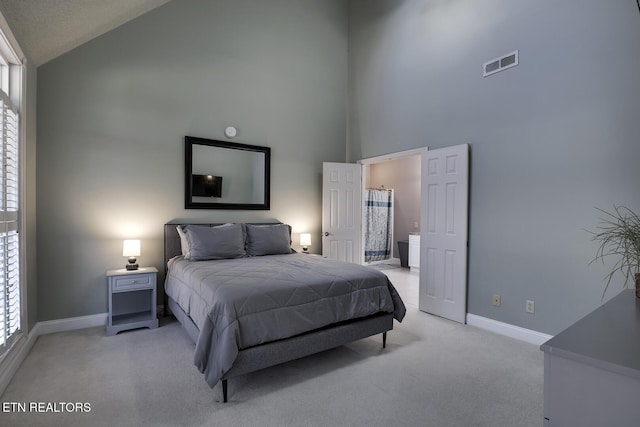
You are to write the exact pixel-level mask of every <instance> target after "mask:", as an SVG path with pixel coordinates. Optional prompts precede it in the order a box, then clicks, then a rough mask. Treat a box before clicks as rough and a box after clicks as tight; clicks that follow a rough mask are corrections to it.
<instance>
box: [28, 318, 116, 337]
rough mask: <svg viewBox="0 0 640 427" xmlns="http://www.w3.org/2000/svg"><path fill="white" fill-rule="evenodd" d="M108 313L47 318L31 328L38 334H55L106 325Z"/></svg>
mask: <svg viewBox="0 0 640 427" xmlns="http://www.w3.org/2000/svg"><path fill="white" fill-rule="evenodd" d="M108 316H109V314H108V313H99V314H91V315H89V316H79V317H69V318H67V319H57V320H47V321H45V322H38V323H36V326H35V327H34V328H33V330H34V331H37V332H38V336H40V335H47V334H55V333H56V332H65V331H73V330H76V329H85V328H93V327H95V326H106V325H107V317H108Z"/></svg>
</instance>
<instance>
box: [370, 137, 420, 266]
mask: <svg viewBox="0 0 640 427" xmlns="http://www.w3.org/2000/svg"><path fill="white" fill-rule="evenodd" d="M424 150H426V148H425V149H424ZM422 151H423V149H420V150H410V151H403V152H399V153H393V154H389V155H385V156H379V157H373V158H369V159H364V160H360V161H359V162H358V163H360V164H362V165H363V168H362V183H363V194H366V193H367V191H368V190H373V191H376V190H377V191H383V192H384V191H386V192H389V195H390V196H391V197H393V199H392V201H391V212H390V219H389V224H388V230H389V231H388V233H389V234H390V235H391V236H390V240H391V245H390V246H391V248H390V251H389V252H390V253H389V256H388V258H387V259H383V260H380V261H371V262H368V258H371V257H367V256H366V254H367V249H368V245H371V240H372V239H371V238H370V237H368V235H372V234H373V235H374V238H373V240H374V242H375V237H376V235H377V236H380V235H381V234H384V233H385V232H387V231H386V230H384V229H383V228H384V227H385V224H384V223H383V224H380V223H379V222H378V223H377V222H375V221H367V206H365V209H364V211H363V213H364V215H363V233H362V237H363V240H362V248H363V252H364V253H363V263H365V264H370V265H371V264H378V263H383V264H394V265H400V264H401V261H403V262H402V264H403V266H406V267H408V264H407V261H408V247H406V248H405V247H402V246H403V245H405V244H406V245H408V241H409V236H410V235H419V234H420V210H421V203H420V200H421V158H422ZM365 200H366V197H365ZM376 227H377V228H380V229H376ZM398 242H400V244H399V243H398ZM404 249H407V251H406V253H405V251H404ZM401 252H402V254H401ZM401 255H402V257H401ZM405 255H406V257H405ZM401 258H403V259H402V260H401ZM404 258H407V259H404Z"/></svg>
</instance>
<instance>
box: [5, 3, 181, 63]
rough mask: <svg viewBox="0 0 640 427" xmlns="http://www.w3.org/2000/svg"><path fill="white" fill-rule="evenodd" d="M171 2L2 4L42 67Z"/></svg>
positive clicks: (24, 45)
mask: <svg viewBox="0 0 640 427" xmlns="http://www.w3.org/2000/svg"><path fill="white" fill-rule="evenodd" d="M169 1H170V0H0V4H1V5H2V8H3V11H4V13H5V18H6V20H7V21H8V22H9V25H10V26H11V29H12V30H13V32H14V33H15V36H16V38H17V39H18V41H19V42H20V47H21V48H22V50H23V51H25V53H26V54H27V55H28V56H29V58H30V59H31V62H32V64H34V65H35V66H40V65H42V64H44V63H46V62H48V61H50V60H52V59H53V58H56V57H57V56H60V55H62V54H63V53H66V52H68V51H70V50H72V49H73V48H75V47H78V46H80V45H81V44H83V43H86V42H88V41H89V40H91V39H93V38H95V37H97V36H99V35H101V34H104V33H106V32H108V31H110V30H112V29H114V28H116V27H119V26H120V25H122V24H124V23H125V22H127V21H130V20H131V19H134V18H136V17H138V16H140V15H142V14H144V13H146V12H148V11H150V10H151V9H155V8H156V7H158V6H161V5H163V4H165V3H168V2H169Z"/></svg>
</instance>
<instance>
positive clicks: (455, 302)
mask: <svg viewBox="0 0 640 427" xmlns="http://www.w3.org/2000/svg"><path fill="white" fill-rule="evenodd" d="M421 193H422V211H421V223H422V227H421V235H420V297H419V298H420V300H419V304H418V306H419V308H420V310H422V311H426V312H428V313H431V314H435V315H437V316H441V317H445V318H447V319H451V320H455V321H456V322H460V323H465V322H466V313H467V235H468V208H469V207H468V206H469V146H468V145H467V144H464V145H457V146H454V147H447V148H441V149H437V150H431V151H427V152H426V153H425V154H423V156H422V191H421Z"/></svg>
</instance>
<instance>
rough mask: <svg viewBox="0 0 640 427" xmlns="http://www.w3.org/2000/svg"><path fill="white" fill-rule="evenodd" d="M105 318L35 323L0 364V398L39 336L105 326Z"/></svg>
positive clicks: (81, 317)
mask: <svg viewBox="0 0 640 427" xmlns="http://www.w3.org/2000/svg"><path fill="white" fill-rule="evenodd" d="M107 317H108V313H100V314H92V315H89V316H80V317H70V318H68V319H58V320H48V321H45V322H38V323H36V324H35V326H34V327H33V329H31V331H30V332H29V334H28V335H27V336H23V337H22V338H21V339H20V340H19V341H18V342H16V343H15V345H14V348H12V349H11V350H10V351H9V354H7V358H6V359H5V360H2V362H1V363H0V396H2V394H3V393H4V391H5V390H6V389H7V387H8V386H9V383H10V382H11V379H12V378H13V376H14V375H15V374H16V372H18V368H20V365H22V362H23V361H24V359H26V358H27V356H28V355H29V352H30V351H31V349H32V348H33V345H34V344H35V343H36V340H37V339H38V337H39V336H40V335H47V334H53V333H56V332H65V331H72V330H76V329H84V328H92V327H94V326H106V324H107Z"/></svg>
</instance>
